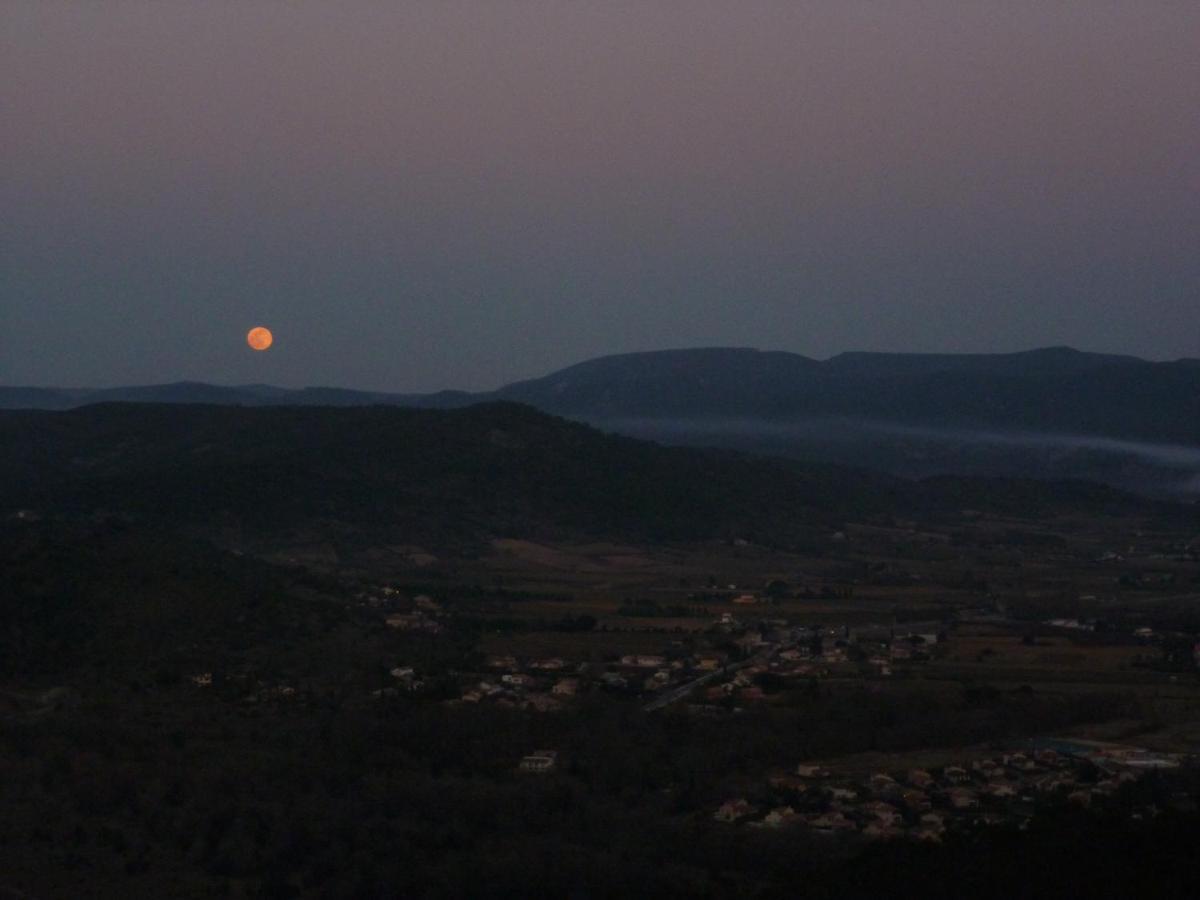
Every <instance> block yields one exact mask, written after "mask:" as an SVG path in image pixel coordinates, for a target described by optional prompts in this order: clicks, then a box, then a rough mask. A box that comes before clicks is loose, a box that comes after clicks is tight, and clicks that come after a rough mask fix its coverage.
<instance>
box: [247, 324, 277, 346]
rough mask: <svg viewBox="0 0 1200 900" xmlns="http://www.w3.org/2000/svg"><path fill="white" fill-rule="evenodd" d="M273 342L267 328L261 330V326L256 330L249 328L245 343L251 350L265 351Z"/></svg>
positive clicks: (272, 337)
mask: <svg viewBox="0 0 1200 900" xmlns="http://www.w3.org/2000/svg"><path fill="white" fill-rule="evenodd" d="M274 340H275V338H274V336H273V335H272V334H271V330H270V329H269V328H263V327H262V326H261V325H260V326H258V327H257V328H251V329H250V331H249V332H248V333H247V334H246V343H247V344H249V345H250V349H252V350H266V349H267V348H268V347H270V346H271V343H272V342H273V341H274Z"/></svg>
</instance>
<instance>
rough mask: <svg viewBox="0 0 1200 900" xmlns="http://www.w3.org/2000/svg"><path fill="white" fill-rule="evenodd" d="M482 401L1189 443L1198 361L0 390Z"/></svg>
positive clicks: (965, 357) (693, 364)
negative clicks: (398, 384) (419, 387)
mask: <svg viewBox="0 0 1200 900" xmlns="http://www.w3.org/2000/svg"><path fill="white" fill-rule="evenodd" d="M495 400H505V401H516V402H520V403H526V404H529V405H531V406H534V407H536V408H538V409H541V410H543V411H546V412H551V413H554V414H556V415H563V416H569V417H572V418H579V419H585V420H588V421H600V422H603V421H607V420H612V421H619V420H623V419H652V420H653V419H686V418H697V419H714V418H715V419H730V418H737V419H759V420H768V421H772V422H779V421H789V420H797V419H803V420H811V419H814V418H816V419H820V418H831V419H866V420H871V421H885V422H888V423H893V424H898V425H914V426H931V427H939V428H958V429H963V428H970V429H992V430H1004V431H1009V430H1019V431H1027V432H1048V433H1057V434H1082V435H1096V436H1103V437H1109V438H1115V439H1121V440H1144V441H1165V442H1172V443H1179V444H1185V445H1190V446H1196V445H1200V360H1196V359H1182V360H1176V361H1173V362H1150V361H1147V360H1142V359H1138V358H1136V357H1132V356H1115V355H1108V354H1098V353H1085V352H1082V351H1079V350H1074V349H1071V348H1069V347H1050V348H1044V349H1040V350H1031V351H1026V352H1020V353H1005V354H917V353H913V354H908V353H860V352H853V353H843V354H840V355H838V356H834V357H832V358H830V359H828V360H824V361H820V360H815V359H811V358H809V357H806V356H802V355H800V354H795V353H788V352H784V351H760V350H754V349H743V348H727V347H712V348H699V349H686V350H661V351H650V352H645V353H628V354H620V355H614V356H604V357H599V358H597V359H592V360H587V361H585V362H581V363H578V364H576V365H573V366H569V367H567V368H565V369H561V370H559V371H557V372H553V373H551V374H549V375H545V376H542V377H540V378H534V379H529V380H526V381H520V382H515V383H513V384H509V385H506V386H504V387H502V388H499V389H498V390H496V391H491V392H483V393H468V392H463V391H442V392H439V393H434V394H391V393H383V392H370V391H355V390H349V389H339V388H328V387H314V388H304V389H301V390H288V389H283V388H275V387H270V386H267V385H243V386H232V387H223V386H217V385H210V384H203V383H194V382H179V383H175V384H166V385H154V386H146V387H119V388H108V389H102V390H72V389H55V388H37V387H32V388H21V387H0V408H7V409H20V408H28V409H71V408H75V407H78V406H83V405H89V404H93V403H105V402H158V403H212V404H219V405H240V406H366V405H390V406H412V407H423V408H453V407H459V406H465V405H469V404H473V403H479V402H485V401H495Z"/></svg>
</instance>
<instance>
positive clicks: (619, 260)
mask: <svg viewBox="0 0 1200 900" xmlns="http://www.w3.org/2000/svg"><path fill="white" fill-rule="evenodd" d="M1198 48H1200V3H1197V2H1195V0H1182V2H1155V0H1129V2H1124V3H1107V2H1103V0H1079V2H1071V3H1067V2H1057V3H1056V2H1053V0H1036V2H1022V0H1004V2H996V0H986V2H984V0H980V2H971V0H928V2H904V0H887V2H883V0H880V2H872V3H867V2H862V3H857V2H853V0H828V2H811V3H808V2H802V0H786V2H780V3H765V2H763V3H758V2H752V0H739V2H700V0H696V2H672V3H665V2H664V3H655V2H651V0H637V2H631V3H621V2H614V0H593V2H584V0H575V2H569V3H568V2H563V3H544V2H542V3H522V2H516V0H506V2H490V0H479V2H474V3H455V2H447V0H420V2H418V0H412V2H401V0H392V2H384V0H380V2H353V0H339V2H312V3H304V2H287V3H284V2H254V0H231V2H201V0H195V2H165V0H158V2H142V3H125V2H118V0H105V2H95V0H80V2H77V3H58V2H54V0H29V2H22V0H4V2H3V3H2V4H0V154H2V160H0V161H2V165H0V239H2V245H0V264H2V267H0V383H8V384H14V383H24V384H34V383H36V384H58V385H86V386H92V385H108V384H118V383H147V382H162V381H172V380H177V379H200V380H207V381H216V382H222V383H237V382H252V381H264V382H272V383H276V384H283V385H291V386H298V385H305V384H335V385H345V386H353V387H366V388H379V389H388V390H398V391H403V390H427V389H435V388H441V387H459V388H488V387H494V386H497V385H499V384H501V383H503V382H506V381H509V380H512V379H515V378H519V377H527V376H531V375H536V374H541V373H544V372H546V371H549V370H550V369H552V368H555V367H558V366H562V365H566V364H569V363H572V362H576V361H579V360H581V359H584V358H587V357H591V356H597V355H601V354H605V353H612V352H623V351H629V350H642V349H655V348H664V347H683V346H699V345H740V346H757V347H762V348H771V349H786V350H794V351H797V352H800V353H806V354H809V355H813V356H818V357H824V356H828V355H831V354H834V353H837V352H840V351H842V350H851V349H854V350H928V351H933V350H937V351H1007V350H1019V349H1027V348H1030V347H1035V346H1044V345H1048V344H1060V343H1067V344H1072V345H1075V346H1078V347H1081V348H1083V349H1093V350H1104V351H1114V352H1127V353H1134V354H1138V355H1143V356H1150V357H1154V358H1174V357H1178V356H1200V49H1198ZM256 324H265V325H268V326H270V327H271V328H272V329H273V330H274V331H275V335H276V344H275V347H274V349H272V350H271V351H269V352H267V353H265V354H253V353H252V352H251V351H249V350H248V349H247V348H246V346H245V344H244V342H243V335H244V333H245V331H246V330H247V329H248V328H249V327H250V326H252V325H256Z"/></svg>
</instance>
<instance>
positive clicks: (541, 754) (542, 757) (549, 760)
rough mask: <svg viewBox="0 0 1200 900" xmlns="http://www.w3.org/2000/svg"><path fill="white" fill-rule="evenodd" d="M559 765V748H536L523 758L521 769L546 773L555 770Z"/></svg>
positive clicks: (534, 772) (535, 772)
mask: <svg viewBox="0 0 1200 900" xmlns="http://www.w3.org/2000/svg"><path fill="white" fill-rule="evenodd" d="M557 765H558V751H557V750H535V751H534V752H533V753H530V754H529V755H528V756H526V757H524V758H523V759H522V760H521V765H520V770H521V771H522V772H530V773H533V774H545V773H547V772H553V771H554V769H555V767H556V766H557Z"/></svg>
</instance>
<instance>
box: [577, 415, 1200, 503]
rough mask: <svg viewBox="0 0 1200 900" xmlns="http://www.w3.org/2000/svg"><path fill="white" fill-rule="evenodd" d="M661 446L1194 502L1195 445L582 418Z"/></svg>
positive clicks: (1198, 457)
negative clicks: (1078, 486)
mask: <svg viewBox="0 0 1200 900" xmlns="http://www.w3.org/2000/svg"><path fill="white" fill-rule="evenodd" d="M589 423H590V424H592V425H595V426H596V427H598V428H602V429H604V430H606V431H612V432H616V433H619V434H625V435H629V436H632V437H638V438H643V439H646V440H654V441H659V442H661V443H667V444H683V445H688V446H716V447H726V448H730V449H737V450H745V451H749V452H754V453H769V454H774V455H780V456H788V457H793V458H797V459H809V460H820V461H826V462H839V463H845V464H849V465H859V466H865V467H869V468H876V469H882V470H884V471H888V472H892V473H894V474H897V475H904V476H908V477H914V478H922V477H928V476H931V475H947V474H958V475H995V476H1008V477H1034V478H1046V479H1060V478H1080V479H1085V480H1089V481H1097V482H1101V483H1103V484H1110V485H1113V486H1114V487H1119V488H1123V489H1125V490H1131V491H1135V492H1137V493H1140V494H1145V495H1148V496H1154V497H1171V498H1177V499H1200V447H1193V446H1186V445H1180V444H1159V443H1153V442H1144V441H1131V440H1121V439H1116V438H1108V437H1099V436H1092V435H1079V434H1051V433H1038V432H1001V431H990V430H984V429H980V430H973V429H962V428H939V427H936V426H925V425H907V424H903V423H895V422H884V421H877V420H863V419H847V418H830V419H802V420H791V421H786V422H784V421H767V420H762V419H682V418H675V419H650V418H613V419H589Z"/></svg>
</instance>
